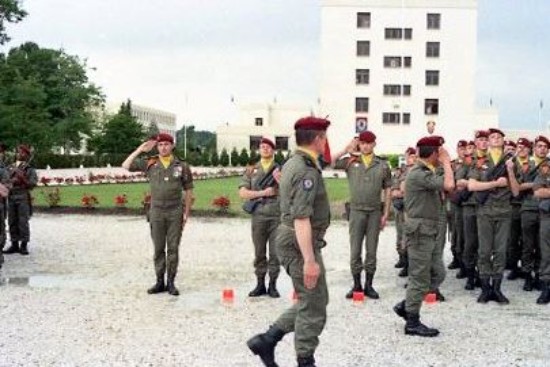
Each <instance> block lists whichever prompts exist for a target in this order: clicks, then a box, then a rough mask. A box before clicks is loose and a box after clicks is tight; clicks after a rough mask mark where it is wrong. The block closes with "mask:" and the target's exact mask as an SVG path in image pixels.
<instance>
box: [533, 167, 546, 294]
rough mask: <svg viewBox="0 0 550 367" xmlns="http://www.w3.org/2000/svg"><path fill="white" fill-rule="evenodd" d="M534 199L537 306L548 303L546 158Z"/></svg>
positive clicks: (535, 188)
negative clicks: (537, 225)
mask: <svg viewBox="0 0 550 367" xmlns="http://www.w3.org/2000/svg"><path fill="white" fill-rule="evenodd" d="M533 190H534V195H535V198H537V199H538V200H539V211H540V232H539V234H540V235H539V239H540V254H541V261H540V280H541V282H542V284H541V290H542V292H541V294H540V296H539V298H538V299H537V303H538V304H539V305H546V304H548V303H550V159H549V158H547V159H546V162H545V163H543V164H542V165H541V166H540V168H539V174H538V176H537V178H536V179H535V182H534V185H533Z"/></svg>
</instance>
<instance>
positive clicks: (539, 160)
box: [533, 155, 546, 166]
mask: <svg viewBox="0 0 550 367" xmlns="http://www.w3.org/2000/svg"><path fill="white" fill-rule="evenodd" d="M533 159H534V160H535V166H538V165H539V164H540V162H542V161H544V160H545V159H546V157H545V158H539V157H537V156H536V155H534V156H533Z"/></svg>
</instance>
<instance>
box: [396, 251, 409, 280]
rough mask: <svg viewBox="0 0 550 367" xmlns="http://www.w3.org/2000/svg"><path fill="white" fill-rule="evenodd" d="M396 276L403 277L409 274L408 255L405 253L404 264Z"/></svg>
mask: <svg viewBox="0 0 550 367" xmlns="http://www.w3.org/2000/svg"><path fill="white" fill-rule="evenodd" d="M397 276H399V277H401V278H405V277H408V276H409V257H408V256H407V255H405V266H404V267H403V269H401V271H400V272H399V274H397Z"/></svg>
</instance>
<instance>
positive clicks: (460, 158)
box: [447, 140, 468, 279]
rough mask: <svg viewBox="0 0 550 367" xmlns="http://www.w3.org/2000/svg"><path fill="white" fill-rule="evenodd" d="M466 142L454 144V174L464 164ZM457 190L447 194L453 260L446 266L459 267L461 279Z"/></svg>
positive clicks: (461, 229) (461, 225)
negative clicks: (449, 208)
mask: <svg viewBox="0 0 550 367" xmlns="http://www.w3.org/2000/svg"><path fill="white" fill-rule="evenodd" d="M467 145H468V142H467V141H466V140H460V141H459V142H458V143H457V145H456V154H457V158H456V159H455V160H454V161H452V162H451V166H452V167H453V172H454V175H455V180H456V175H457V172H458V171H459V170H460V169H461V168H462V165H463V164H464V157H465V155H466V147H467ZM460 198H461V194H460V192H459V191H453V192H452V193H451V194H450V195H449V199H450V202H451V216H452V222H453V225H452V228H453V231H452V233H451V253H452V254H453V260H452V261H451V263H450V264H449V266H448V267H447V268H448V269H450V270H452V269H459V271H458V273H457V276H456V277H457V278H458V279H462V278H465V277H466V270H465V268H464V265H463V264H462V253H463V250H464V222H463V220H462V201H461V199H460Z"/></svg>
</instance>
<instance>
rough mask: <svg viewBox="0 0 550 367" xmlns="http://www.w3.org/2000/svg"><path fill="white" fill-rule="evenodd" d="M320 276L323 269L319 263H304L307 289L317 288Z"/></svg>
mask: <svg viewBox="0 0 550 367" xmlns="http://www.w3.org/2000/svg"><path fill="white" fill-rule="evenodd" d="M320 274H321V268H320V267H319V264H317V262H315V261H311V262H304V286H305V287H306V288H307V289H313V288H315V286H316V285H317V280H318V279H319V275H320Z"/></svg>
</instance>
